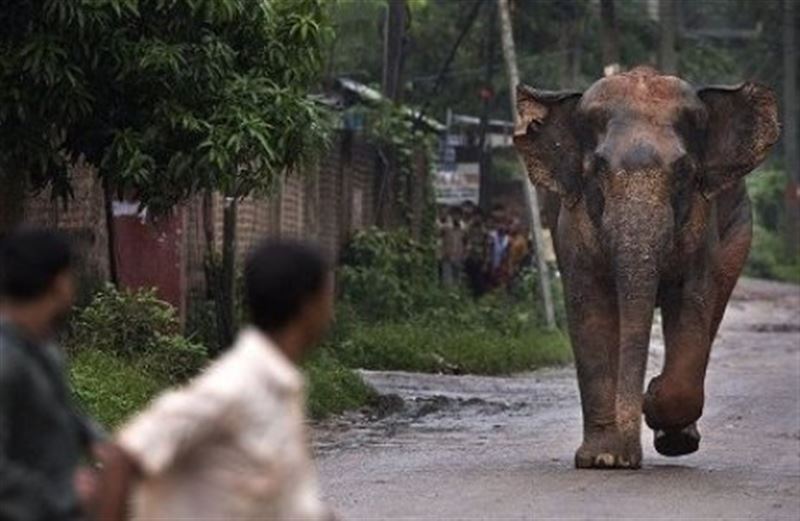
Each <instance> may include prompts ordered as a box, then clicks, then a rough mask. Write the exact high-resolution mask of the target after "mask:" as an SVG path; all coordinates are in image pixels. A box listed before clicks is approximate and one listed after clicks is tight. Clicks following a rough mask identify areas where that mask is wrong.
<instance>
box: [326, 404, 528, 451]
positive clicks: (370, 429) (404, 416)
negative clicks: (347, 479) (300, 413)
mask: <svg viewBox="0 0 800 521" xmlns="http://www.w3.org/2000/svg"><path fill="white" fill-rule="evenodd" d="M528 405H529V404H528V403H527V402H522V401H519V402H512V403H507V402H502V401H491V400H485V399H483V398H477V397H471V398H461V397H452V396H445V395H440V394H437V395H429V396H416V397H408V398H406V399H403V397H401V396H400V395H398V394H394V393H389V394H384V395H379V396H378V398H376V400H375V402H374V403H373V404H372V405H371V406H369V407H365V408H363V409H361V410H359V411H351V412H348V413H345V414H343V415H341V416H337V417H334V418H330V419H327V420H323V421H320V422H315V423H314V425H313V431H314V448H315V451H316V452H318V453H330V452H332V451H340V450H347V449H362V448H369V447H385V446H393V445H398V446H399V445H403V444H404V443H405V442H404V441H403V438H404V437H406V435H413V434H414V433H416V434H417V435H419V434H421V433H434V434H444V433H449V432H456V431H461V430H463V425H459V424H460V423H461V422H464V421H466V422H468V423H470V424H474V423H478V424H484V423H485V424H486V425H487V426H489V427H488V428H493V427H492V426H493V425H494V423H493V422H491V420H490V418H491V417H492V416H495V415H501V414H508V413H513V412H515V411H521V410H523V409H525V408H526V407H527V406H528Z"/></svg>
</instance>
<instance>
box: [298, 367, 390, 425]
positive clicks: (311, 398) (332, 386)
mask: <svg viewBox="0 0 800 521" xmlns="http://www.w3.org/2000/svg"><path fill="white" fill-rule="evenodd" d="M305 371H306V375H307V377H308V411H309V414H310V415H311V417H312V418H324V417H325V416H328V415H331V414H339V413H342V412H344V411H347V410H351V409H358V408H359V407H363V406H365V405H367V404H369V403H370V402H372V401H373V399H374V398H375V396H376V393H375V391H374V390H373V389H372V388H371V387H370V386H368V385H367V384H366V383H365V382H364V380H362V379H361V377H360V376H358V374H357V373H356V372H355V371H353V370H352V369H348V368H347V367H345V366H344V365H342V364H341V362H339V361H338V360H336V359H335V358H332V357H331V356H330V355H329V354H327V353H325V352H322V353H320V354H318V355H317V356H315V357H314V358H312V359H311V360H310V361H309V362H308V363H307V364H306V365H305Z"/></svg>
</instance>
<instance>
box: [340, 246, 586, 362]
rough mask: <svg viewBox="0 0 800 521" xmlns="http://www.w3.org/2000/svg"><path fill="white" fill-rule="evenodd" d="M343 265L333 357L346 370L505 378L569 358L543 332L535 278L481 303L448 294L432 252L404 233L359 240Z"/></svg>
mask: <svg viewBox="0 0 800 521" xmlns="http://www.w3.org/2000/svg"><path fill="white" fill-rule="evenodd" d="M343 262H344V266H343V268H342V269H341V272H340V282H341V287H342V288H343V293H342V298H341V302H340V304H339V307H338V310H339V313H338V317H337V324H336V327H335V329H334V334H333V335H332V339H331V341H330V342H329V344H328V346H327V350H328V352H330V353H331V355H332V356H334V357H335V358H336V359H337V360H339V361H341V362H342V363H344V365H346V366H348V367H364V368H369V369H395V370H396V369H402V370H413V371H432V372H440V371H452V372H474V373H484V374H499V373H509V372H513V371H522V370H528V369H533V368H536V367H539V366H541V365H545V364H551V363H562V362H565V361H568V360H569V359H570V352H569V347H568V343H567V341H566V339H565V338H564V336H563V335H562V334H561V333H560V332H558V331H552V332H546V331H545V330H544V327H543V324H542V319H541V316H542V313H541V312H540V310H539V308H538V290H537V287H536V277H535V274H533V273H528V272H526V273H523V275H522V276H521V277H520V280H519V281H518V283H517V284H516V285H515V287H514V288H513V289H512V291H511V292H509V293H506V292H497V293H494V294H490V295H487V296H485V297H483V298H481V299H479V300H475V299H473V298H471V297H469V296H467V295H466V294H465V293H463V292H461V291H453V290H448V289H445V288H442V287H441V286H440V285H439V281H438V277H437V272H436V261H435V256H434V252H433V250H432V248H430V247H426V246H423V245H421V244H420V243H418V242H416V241H414V240H412V239H411V238H410V237H409V236H408V235H407V234H406V233H404V232H402V231H395V232H384V231H379V230H368V231H365V232H362V233H360V234H359V235H357V236H356V238H355V239H354V240H353V242H352V244H351V245H350V246H349V247H348V249H347V250H346V253H345V255H344V256H343ZM559 295H560V294H559ZM562 317H563V315H562Z"/></svg>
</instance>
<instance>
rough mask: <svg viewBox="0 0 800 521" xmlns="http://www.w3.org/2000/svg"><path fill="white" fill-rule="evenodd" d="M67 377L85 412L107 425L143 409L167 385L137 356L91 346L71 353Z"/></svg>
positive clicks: (110, 425)
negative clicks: (135, 358) (139, 361)
mask: <svg viewBox="0 0 800 521" xmlns="http://www.w3.org/2000/svg"><path fill="white" fill-rule="evenodd" d="M70 379H71V383H72V389H73V392H74V393H75V396H76V398H77V399H78V401H79V402H80V403H81V404H82V405H83V407H84V408H85V409H86V412H87V413H88V414H90V415H91V416H92V417H94V418H96V419H97V420H98V421H99V422H100V423H102V424H103V425H106V426H107V427H110V428H114V427H117V426H119V425H120V424H121V423H122V422H123V421H125V419H127V418H128V417H130V416H131V415H132V414H134V413H135V412H137V411H139V410H141V409H143V408H144V407H145V406H146V405H147V403H148V402H149V401H150V400H151V399H152V398H153V397H155V395H156V394H158V393H159V392H160V391H161V390H163V389H164V388H165V387H167V386H168V385H169V381H168V380H167V379H166V378H164V377H163V376H161V375H158V374H153V373H151V372H150V371H149V370H148V368H147V367H143V366H142V365H141V364H139V363H137V361H136V360H133V361H131V360H129V359H127V358H124V357H121V356H119V355H115V354H113V353H109V352H106V351H98V350H92V349H83V350H80V351H76V352H74V353H72V356H71V364H70Z"/></svg>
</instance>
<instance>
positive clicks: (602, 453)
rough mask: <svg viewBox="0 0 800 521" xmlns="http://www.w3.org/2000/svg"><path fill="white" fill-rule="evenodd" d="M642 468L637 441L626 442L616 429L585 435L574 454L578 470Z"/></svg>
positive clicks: (639, 447) (640, 450)
mask: <svg viewBox="0 0 800 521" xmlns="http://www.w3.org/2000/svg"><path fill="white" fill-rule="evenodd" d="M641 466H642V447H641V444H640V443H639V440H638V439H637V440H633V439H631V440H626V437H625V436H624V435H623V434H621V433H620V432H619V430H617V429H616V428H614V429H613V430H612V429H608V430H606V431H602V432H597V433H593V434H587V435H585V436H584V440H583V443H582V444H581V446H580V448H579V449H578V450H577V452H576V453H575V467H576V468H579V469H638V468H640V467H641Z"/></svg>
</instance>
